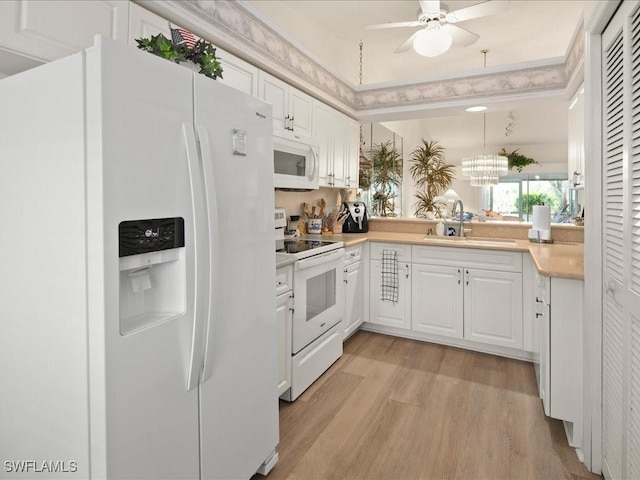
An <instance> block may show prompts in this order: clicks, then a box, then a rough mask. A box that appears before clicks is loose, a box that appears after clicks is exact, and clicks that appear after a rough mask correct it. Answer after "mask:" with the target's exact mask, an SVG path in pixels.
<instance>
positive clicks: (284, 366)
mask: <svg viewBox="0 0 640 480" xmlns="http://www.w3.org/2000/svg"><path fill="white" fill-rule="evenodd" d="M292 277H293V270H292V267H291V266H290V265H289V266H286V267H281V268H279V269H278V270H277V272H276V294H277V297H276V321H277V323H278V396H280V395H282V394H283V393H285V392H286V391H287V390H288V389H289V388H290V387H291V327H292V322H293V291H292V289H291V287H292V283H291V279H292Z"/></svg>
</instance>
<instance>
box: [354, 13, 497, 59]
mask: <svg viewBox="0 0 640 480" xmlns="http://www.w3.org/2000/svg"><path fill="white" fill-rule="evenodd" d="M508 8H509V1H507V0H504V1H498V0H488V1H486V2H483V3H479V4H477V5H472V6H470V7H466V8H461V9H459V10H454V11H453V12H450V11H449V8H448V7H447V5H446V4H444V3H442V4H441V3H440V1H439V0H433V1H432V0H420V9H419V10H418V16H417V20H415V21H413V22H395V23H379V24H376V25H367V26H366V27H364V29H365V30H378V29H385V28H398V27H423V28H421V29H420V30H418V31H417V32H415V33H414V34H413V35H411V36H410V37H409V38H408V39H407V40H406V41H405V42H404V43H402V44H401V45H400V46H399V47H398V48H396V50H395V53H402V52H406V51H407V50H409V48H411V46H413V48H414V49H415V51H416V52H418V53H419V54H420V55H424V56H425V57H436V56H438V55H441V54H443V53H444V52H446V51H447V50H449V48H450V47H451V45H452V44H453V43H455V44H456V45H461V46H463V47H466V46H469V45H471V44H472V43H475V42H476V40H478V38H480V37H479V36H478V35H476V34H475V33H472V32H470V31H468V30H465V29H464V28H461V27H459V26H457V25H454V24H456V23H459V22H464V21H466V20H472V19H474V18H480V17H486V16H488V15H495V14H497V13H501V12H503V11H505V10H507V9H508Z"/></svg>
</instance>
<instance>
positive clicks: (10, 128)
mask: <svg viewBox="0 0 640 480" xmlns="http://www.w3.org/2000/svg"><path fill="white" fill-rule="evenodd" d="M0 105H1V106H2V107H1V108H0V218H1V219H2V220H1V223H2V226H1V227H0V238H1V239H2V240H1V242H0V292H1V293H0V317H1V319H0V460H1V461H2V463H1V464H0V477H1V478H5V477H6V478H30V477H33V478H40V479H42V478H49V477H51V478H78V479H85V478H109V479H112V478H113V479H117V478H127V479H136V478H148V479H165V478H170V479H199V478H202V479H236V478H238V479H241V478H244V479H247V478H250V477H251V476H252V475H253V474H254V473H255V472H256V471H258V470H260V471H261V472H262V473H266V472H268V471H269V469H270V468H271V467H272V466H273V464H274V463H275V462H276V461H277V453H276V450H275V448H276V445H277V443H278V403H277V390H276V389H277V386H276V385H277V360H276V346H277V338H276V334H277V327H276V317H275V311H276V306H275V293H274V285H275V256H274V254H273V229H274V225H273V162H272V154H273V145H272V143H273V140H272V119H271V107H270V106H269V105H267V104H265V103H264V102H262V101H260V100H257V99H255V98H253V97H250V96H247V95H245V94H243V93H240V92H238V91H236V90H233V89H231V88H229V87H227V86H224V85H221V84H219V83H217V82H215V81H214V80H212V79H209V78H206V77H204V76H203V75H199V74H196V73H193V72H192V71H191V70H189V69H187V68H185V67H182V66H178V65H176V64H174V63H172V62H169V61H167V60H164V59H160V58H158V57H155V56H153V55H151V54H149V53H145V52H142V51H139V50H137V49H136V48H134V47H128V46H126V45H120V44H117V43H115V42H112V41H109V40H106V39H101V38H100V37H96V45H95V46H94V47H92V48H89V49H87V50H86V51H84V52H81V53H79V54H76V55H72V56H70V57H67V58H64V59H61V60H58V61H55V62H53V63H50V64H47V65H43V66H41V67H38V68H35V69H33V70H29V71H26V72H23V73H21V74H18V75H15V76H12V77H8V78H5V79H3V80H0Z"/></svg>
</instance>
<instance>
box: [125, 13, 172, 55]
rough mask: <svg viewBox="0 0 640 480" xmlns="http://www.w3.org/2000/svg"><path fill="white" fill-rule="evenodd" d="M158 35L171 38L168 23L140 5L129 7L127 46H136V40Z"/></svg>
mask: <svg viewBox="0 0 640 480" xmlns="http://www.w3.org/2000/svg"><path fill="white" fill-rule="evenodd" d="M159 33H161V34H163V35H164V36H165V37H167V38H171V29H170V27H169V21H168V20H166V19H164V18H162V17H161V16H160V15H156V14H155V13H153V12H150V11H149V10H147V9H145V8H142V7H141V6H140V5H137V4H135V3H131V4H130V6H129V45H133V46H138V43H137V42H136V39H138V38H150V37H152V36H154V35H158V34H159Z"/></svg>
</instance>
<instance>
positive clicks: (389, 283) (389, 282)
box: [380, 250, 398, 303]
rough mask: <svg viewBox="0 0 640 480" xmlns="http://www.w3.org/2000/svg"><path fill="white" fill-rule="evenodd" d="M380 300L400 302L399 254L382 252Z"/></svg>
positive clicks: (391, 251)
mask: <svg viewBox="0 0 640 480" xmlns="http://www.w3.org/2000/svg"><path fill="white" fill-rule="evenodd" d="M380 291H381V295H380V300H382V301H383V302H393V303H397V302H398V252H396V251H395V250H382V283H381V285H380Z"/></svg>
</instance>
